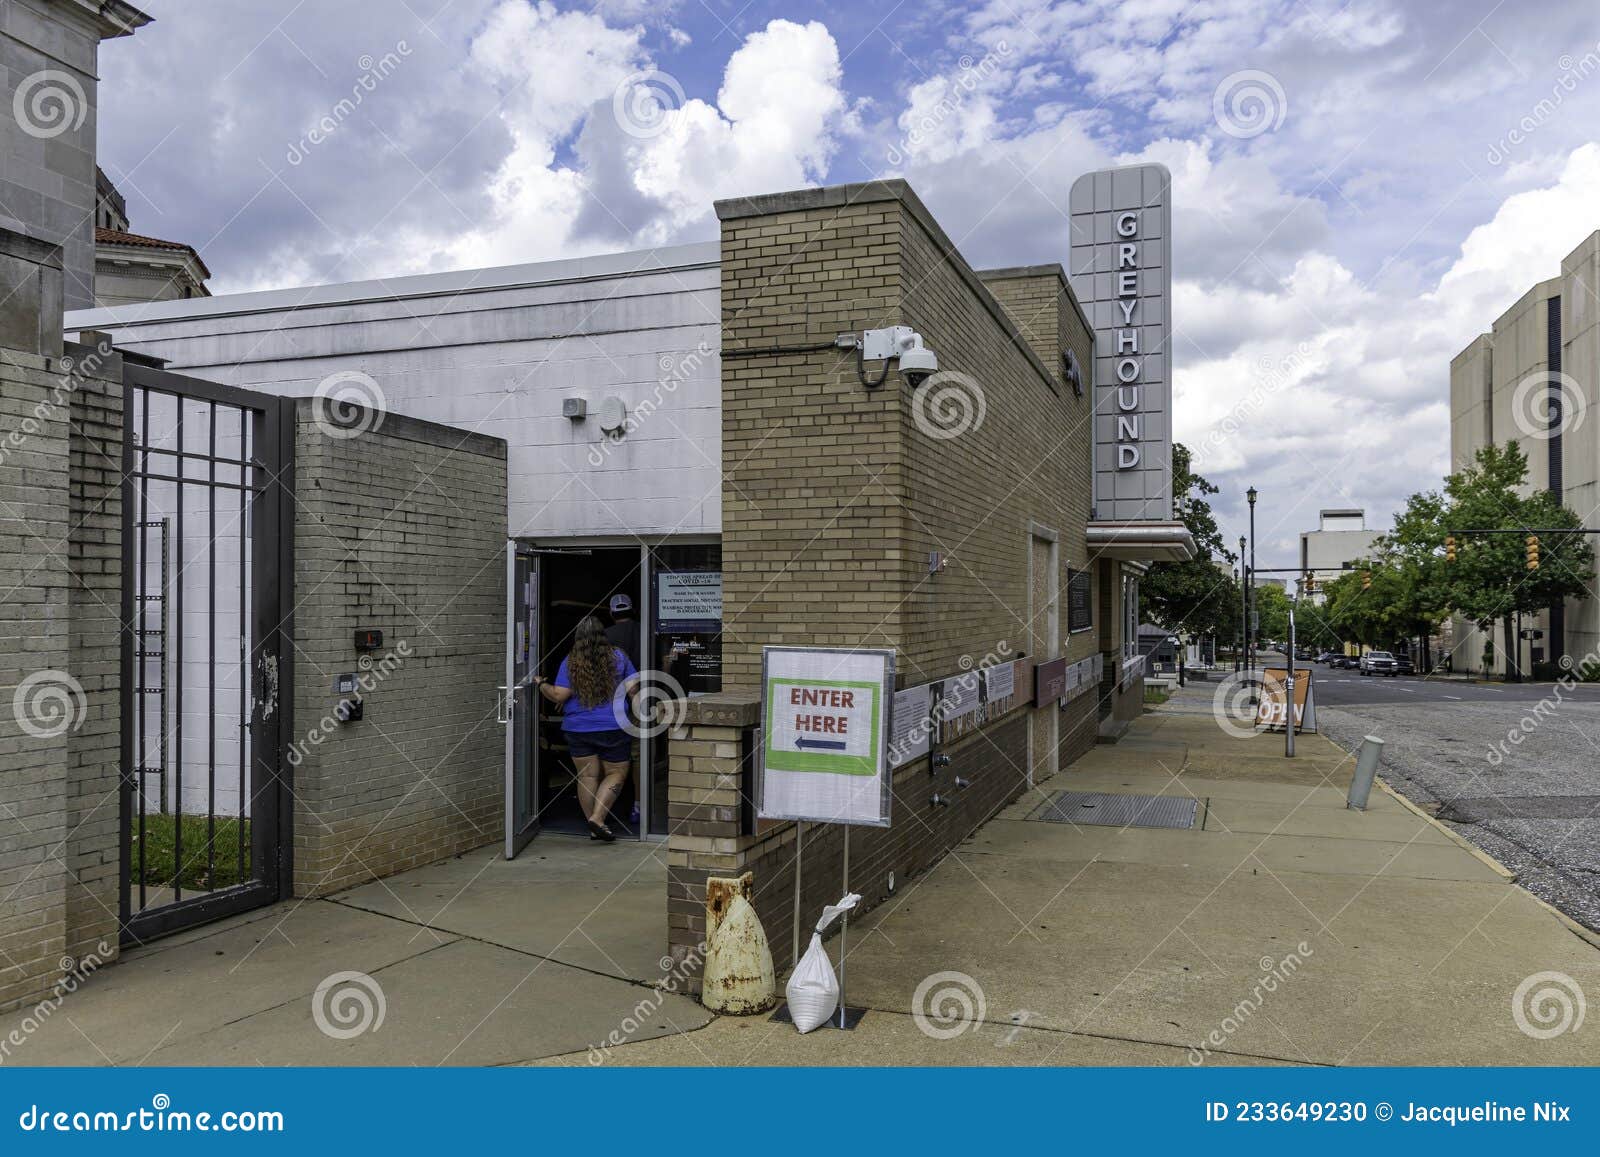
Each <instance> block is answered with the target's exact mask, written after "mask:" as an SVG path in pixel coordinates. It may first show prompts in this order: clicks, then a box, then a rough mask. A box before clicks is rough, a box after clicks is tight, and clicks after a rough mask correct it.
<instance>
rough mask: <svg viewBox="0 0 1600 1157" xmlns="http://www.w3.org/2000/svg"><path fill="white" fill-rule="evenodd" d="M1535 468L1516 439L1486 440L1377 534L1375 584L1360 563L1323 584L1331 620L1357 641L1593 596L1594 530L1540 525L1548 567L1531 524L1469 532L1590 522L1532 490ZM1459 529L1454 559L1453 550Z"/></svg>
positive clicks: (1484, 620) (1411, 634)
mask: <svg viewBox="0 0 1600 1157" xmlns="http://www.w3.org/2000/svg"><path fill="white" fill-rule="evenodd" d="M1527 477H1528V459H1527V456H1526V455H1525V454H1523V452H1522V450H1521V449H1520V447H1518V445H1517V444H1516V443H1515V442H1508V443H1506V444H1505V445H1504V446H1494V445H1490V446H1485V447H1483V448H1482V449H1480V450H1479V451H1478V453H1477V455H1476V457H1475V458H1474V460H1473V462H1472V463H1471V465H1469V466H1466V467H1464V468H1463V469H1461V470H1458V471H1457V472H1456V473H1454V474H1451V475H1450V476H1449V477H1447V478H1446V479H1445V480H1444V489H1443V490H1442V491H1425V492H1423V493H1421V494H1414V495H1412V496H1411V497H1410V498H1409V499H1408V500H1407V501H1406V506H1405V509H1404V510H1402V511H1401V512H1400V513H1399V514H1397V515H1396V516H1395V520H1394V529H1393V530H1392V531H1390V532H1389V533H1388V534H1386V535H1384V536H1383V537H1382V538H1380V539H1379V540H1378V544H1377V550H1376V552H1375V557H1374V558H1373V559H1372V564H1373V565H1372V567H1371V570H1370V574H1371V586H1370V587H1367V586H1365V584H1363V582H1362V573H1361V572H1360V571H1351V572H1349V573H1347V574H1344V575H1342V576H1340V577H1339V578H1338V579H1335V580H1333V581H1331V582H1329V583H1327V584H1325V586H1324V590H1325V592H1326V594H1327V605H1326V607H1325V608H1324V610H1325V617H1326V618H1327V620H1328V621H1329V622H1330V623H1331V624H1332V625H1333V626H1334V627H1335V628H1336V629H1337V630H1338V632H1339V634H1340V635H1341V636H1342V637H1343V638H1346V639H1348V640H1350V641H1352V642H1358V643H1364V644H1366V645H1368V646H1376V647H1388V646H1391V645H1393V644H1394V643H1396V642H1398V641H1400V640H1402V639H1413V638H1417V637H1419V636H1422V635H1427V634H1432V633H1433V632H1434V631H1435V630H1436V629H1437V628H1438V625H1439V623H1440V621H1441V620H1442V619H1443V618H1444V617H1445V616H1446V615H1448V614H1451V613H1456V614H1460V615H1462V616H1463V617H1465V618H1467V619H1470V620H1472V621H1473V622H1475V623H1477V624H1478V625H1479V626H1480V627H1484V628H1488V627H1489V626H1491V625H1492V624H1493V623H1494V622H1495V621H1496V620H1508V619H1509V618H1510V617H1511V616H1512V615H1513V614H1515V613H1516V612H1518V611H1521V612H1531V611H1539V610H1543V609H1544V608H1546V607H1548V606H1550V605H1551V604H1552V603H1554V602H1557V601H1559V600H1561V599H1563V598H1576V599H1584V598H1588V597H1589V595H1590V591H1589V576H1592V575H1593V574H1594V548H1593V546H1592V545H1591V544H1590V542H1589V540H1588V538H1587V537H1586V536H1584V535H1580V534H1571V535H1567V534H1560V535H1541V536H1540V541H1539V553H1540V568H1539V570H1537V571H1530V570H1528V569H1527V556H1526V543H1525V541H1524V534H1523V533H1504V534H1473V533H1468V532H1470V531H1484V530H1498V531H1526V530H1527V529H1528V528H1539V529H1558V528H1570V527H1577V526H1581V525H1582V521H1581V519H1579V518H1578V516H1577V515H1576V514H1574V513H1573V512H1572V511H1571V510H1568V509H1566V508H1565V507H1563V506H1562V505H1561V504H1560V503H1559V502H1558V501H1556V499H1555V497H1554V496H1553V495H1552V494H1550V493H1549V492H1548V491H1545V490H1540V491H1536V492H1533V493H1531V494H1529V493H1524V490H1525V484H1526V482H1527ZM1451 534H1453V535H1454V536H1455V540H1456V562H1454V563H1449V562H1447V561H1446V560H1445V538H1446V536H1447V535H1451Z"/></svg>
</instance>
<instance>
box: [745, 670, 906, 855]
mask: <svg viewBox="0 0 1600 1157" xmlns="http://www.w3.org/2000/svg"><path fill="white" fill-rule="evenodd" d="M762 671H763V675H762V688H763V696H762V698H763V706H764V708H765V710H764V712H763V715H764V718H763V720H762V742H761V755H762V761H761V763H762V766H761V793H760V802H759V807H758V809H757V810H758V812H759V814H760V816H761V818H763V819H786V820H817V821H821V822H825V823H842V824H868V825H875V826H878V827H888V826H889V744H888V737H889V710H890V704H891V703H892V702H893V698H894V652H893V651H831V650H825V649H823V648H818V647H766V648H764V649H763V651H762Z"/></svg>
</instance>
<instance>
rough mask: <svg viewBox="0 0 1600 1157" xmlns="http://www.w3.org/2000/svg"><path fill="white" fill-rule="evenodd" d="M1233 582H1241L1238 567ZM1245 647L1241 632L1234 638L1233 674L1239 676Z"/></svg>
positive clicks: (1242, 621)
mask: <svg viewBox="0 0 1600 1157" xmlns="http://www.w3.org/2000/svg"><path fill="white" fill-rule="evenodd" d="M1241 561H1242V560H1241ZM1233 581H1234V582H1238V581H1239V568H1238V567H1234V568H1233ZM1239 625H1240V626H1241V627H1243V626H1244V620H1243V619H1240V621H1239ZM1243 646H1244V632H1243V631H1242V630H1241V631H1240V632H1239V634H1238V635H1236V636H1234V647H1233V673H1234V674H1235V675H1237V674H1238V673H1239V669H1240V663H1239V660H1240V657H1241V656H1240V654H1239V652H1240V649H1241V648H1242V647H1243Z"/></svg>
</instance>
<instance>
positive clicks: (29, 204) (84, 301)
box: [0, 0, 150, 309]
mask: <svg viewBox="0 0 1600 1157" xmlns="http://www.w3.org/2000/svg"><path fill="white" fill-rule="evenodd" d="M149 22H150V18H149V17H148V16H146V15H145V14H144V13H143V12H141V11H139V10H138V9H137V8H135V7H133V5H131V4H127V3H124V2H123V0H7V2H6V3H5V4H4V5H0V83H3V85H4V90H3V91H0V108H4V109H5V111H6V115H5V116H3V117H0V228H4V229H10V230H13V231H14V232H16V233H19V234H21V235H22V236H24V237H27V238H30V239H32V240H35V241H39V242H42V243H44V244H45V245H58V246H60V247H61V262H62V272H63V277H62V296H63V298H64V301H65V305H66V308H67V309H83V308H86V307H88V306H91V305H93V304H94V303H95V293H94V266H95V234H94V230H95V172H96V170H95V130H96V107H97V95H96V84H97V78H98V76H99V64H98V60H99V52H100V42H101V41H102V40H108V39H112V38H114V37H120V36H128V35H131V34H132V33H133V32H134V31H135V30H136V29H139V28H142V27H143V26H144V25H146V24H148V23H149ZM13 113H14V114H15V115H13Z"/></svg>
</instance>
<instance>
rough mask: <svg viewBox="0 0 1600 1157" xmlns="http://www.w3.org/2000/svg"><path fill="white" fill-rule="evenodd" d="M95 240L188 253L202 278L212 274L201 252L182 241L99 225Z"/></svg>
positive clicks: (98, 243)
mask: <svg viewBox="0 0 1600 1157" xmlns="http://www.w3.org/2000/svg"><path fill="white" fill-rule="evenodd" d="M94 242H95V244H96V245H132V246H136V247H138V248H142V249H170V250H172V251H174V252H176V253H187V254H189V255H190V256H191V257H193V258H194V259H195V261H196V263H198V264H199V266H200V276H201V279H202V280H203V279H205V278H207V277H210V276H211V271H210V270H209V269H207V268H206V263H205V262H204V261H201V260H200V254H198V253H196V252H195V251H194V248H193V247H192V246H189V245H185V244H184V243H183V242H182V241H163V240H162V239H161V238H159V237H146V236H144V235H143V234H142V233H124V232H123V231H122V230H120V229H102V228H100V227H99V226H98V225H97V226H95V230H94Z"/></svg>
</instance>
